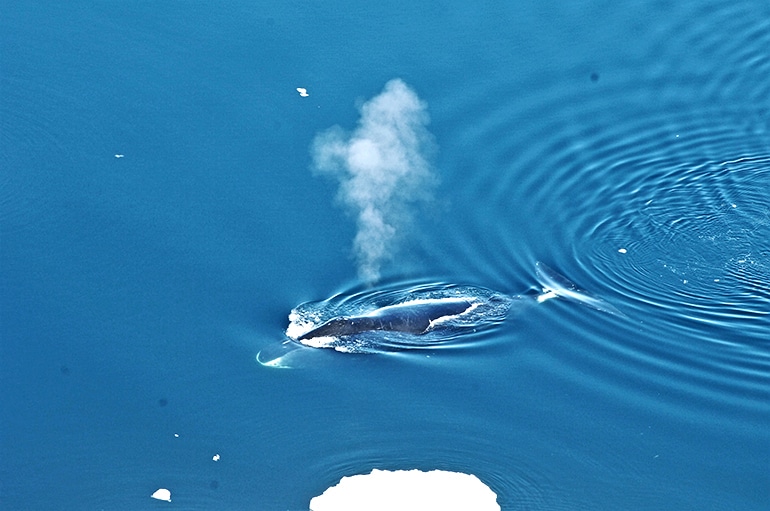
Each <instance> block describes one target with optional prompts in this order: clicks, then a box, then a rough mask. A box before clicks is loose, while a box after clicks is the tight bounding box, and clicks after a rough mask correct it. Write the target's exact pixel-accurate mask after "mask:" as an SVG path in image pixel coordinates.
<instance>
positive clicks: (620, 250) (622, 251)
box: [618, 248, 628, 254]
mask: <svg viewBox="0 0 770 511" xmlns="http://www.w3.org/2000/svg"><path fill="white" fill-rule="evenodd" d="M618 252H620V253H621V254H625V253H626V252H628V250H626V249H625V248H619V249H618Z"/></svg>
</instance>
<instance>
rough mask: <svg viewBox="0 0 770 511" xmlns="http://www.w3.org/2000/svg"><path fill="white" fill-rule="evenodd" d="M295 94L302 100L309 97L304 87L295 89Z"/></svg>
mask: <svg viewBox="0 0 770 511" xmlns="http://www.w3.org/2000/svg"><path fill="white" fill-rule="evenodd" d="M297 92H299V95H300V96H302V97H303V98H306V97H308V96H309V95H310V94H308V93H307V89H305V88H304V87H297Z"/></svg>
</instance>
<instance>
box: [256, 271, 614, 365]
mask: <svg viewBox="0 0 770 511" xmlns="http://www.w3.org/2000/svg"><path fill="white" fill-rule="evenodd" d="M535 270H536V275H537V280H538V282H539V283H540V286H541V287H540V288H539V289H532V290H530V291H529V292H526V293H525V294H522V295H507V294H503V293H499V292H497V291H492V290H490V289H485V288H481V287H474V286H457V285H453V284H429V285H421V286H415V287H411V288H408V289H389V290H388V289H385V290H377V291H367V292H364V293H359V294H354V295H338V296H335V297H332V298H329V299H328V300H324V301H322V302H308V303H304V304H302V305H300V306H298V307H296V308H295V309H294V310H292V312H291V314H290V315H289V326H288V327H287V329H286V337H287V340H286V341H284V342H283V343H282V344H281V345H280V346H278V347H277V349H275V347H273V348H272V349H269V348H268V349H266V350H262V351H261V352H260V353H259V354H258V355H257V360H258V361H259V362H260V363H261V364H262V365H266V366H271V367H286V366H287V365H286V359H287V355H288V354H290V353H292V352H294V351H296V350H297V349H300V348H303V347H311V348H332V349H334V350H336V351H342V352H351V353H384V352H393V351H406V350H413V349H428V348H431V349H432V348H438V347H445V346H447V345H452V344H453V343H454V342H455V341H456V340H457V339H458V338H460V337H466V336H467V335H471V334H479V333H481V332H483V331H485V330H487V329H489V328H491V327H493V326H495V325H497V324H499V323H501V322H502V321H504V320H505V318H506V316H507V314H508V310H509V309H510V307H511V305H512V304H513V303H514V302H517V301H518V302H526V303H542V302H544V301H546V300H549V299H551V298H565V299H568V300H571V301H574V302H577V303H580V304H583V305H586V306H588V307H591V308H593V309H596V310H600V311H603V312H607V313H610V314H615V315H621V316H622V313H621V312H620V311H618V310H617V309H616V308H615V307H613V306H612V305H610V304H609V303H607V302H605V301H604V300H601V299H599V298H597V297H595V296H592V295H590V294H588V293H587V292H585V291H583V290H581V289H579V288H578V287H577V286H576V285H575V284H574V283H572V282H571V281H570V280H568V279H567V278H566V277H564V276H562V275H560V274H558V273H557V272H555V271H554V270H552V269H551V268H549V267H548V266H547V265H545V264H543V263H541V262H538V263H537V264H536V265H535Z"/></svg>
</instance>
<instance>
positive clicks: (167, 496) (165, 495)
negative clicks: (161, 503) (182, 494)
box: [150, 488, 171, 502]
mask: <svg viewBox="0 0 770 511" xmlns="http://www.w3.org/2000/svg"><path fill="white" fill-rule="evenodd" d="M150 497H152V498H154V499H156V500H165V501H166V502H171V492H170V491H168V490H167V489H165V488H158V489H157V490H155V493H153V494H152V495H150Z"/></svg>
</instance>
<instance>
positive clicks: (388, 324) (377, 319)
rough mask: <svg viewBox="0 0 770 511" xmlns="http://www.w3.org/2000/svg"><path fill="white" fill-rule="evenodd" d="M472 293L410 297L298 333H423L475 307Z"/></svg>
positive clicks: (311, 335)
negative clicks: (400, 301)
mask: <svg viewBox="0 0 770 511" xmlns="http://www.w3.org/2000/svg"><path fill="white" fill-rule="evenodd" d="M477 305H478V302H477V301H475V300H474V299H473V298H472V297H468V298H465V297H461V298H454V297H444V298H426V299H419V300H410V301H407V302H403V303H399V304H395V305H387V306H385V307H380V308H378V309H375V310H374V311H371V312H369V313H367V314H363V315H360V316H340V317H335V318H332V319H330V320H328V321H326V322H325V323H322V324H321V325H319V326H318V327H316V328H313V329H312V330H310V331H308V332H306V333H304V334H302V335H300V336H299V337H297V340H298V341H306V340H308V339H314V338H317V337H341V336H347V335H355V334H361V333H364V332H373V331H388V332H405V333H410V334H414V335H422V334H425V333H427V332H428V331H430V330H431V329H432V328H433V327H434V326H435V325H437V324H440V323H441V322H442V321H447V320H450V319H452V318H455V317H457V316H460V315H462V314H464V313H466V312H469V311H471V310H473V309H474V308H475V307H476V306H477Z"/></svg>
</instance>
